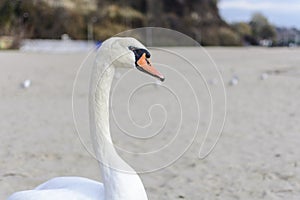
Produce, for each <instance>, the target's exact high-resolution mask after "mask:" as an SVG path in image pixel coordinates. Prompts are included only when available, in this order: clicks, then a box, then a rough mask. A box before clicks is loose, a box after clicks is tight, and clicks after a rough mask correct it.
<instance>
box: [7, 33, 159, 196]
mask: <svg viewBox="0 0 300 200" xmlns="http://www.w3.org/2000/svg"><path fill="white" fill-rule="evenodd" d="M149 57H150V53H149V51H148V50H147V49H146V48H145V47H144V46H143V45H142V44H141V43H140V42H139V41H137V40H136V39H134V38H111V39H108V40H106V41H105V42H104V43H103V44H102V46H101V47H100V49H99V51H98V54H97V58H96V62H95V66H94V69H93V73H92V79H91V88H90V102H89V104H90V127H91V135H92V138H93V142H94V144H93V146H94V150H95V154H96V155H97V159H98V160H99V161H100V168H101V174H102V179H103V184H102V183H99V182H96V181H93V180H90V179H87V178H81V177H57V178H53V179H51V180H49V181H47V182H45V183H43V184H41V185H39V186H38V187H36V188H35V189H33V190H27V191H21V192H16V193H14V194H13V195H11V196H10V197H9V198H8V200H50V199H51V200H73V199H74V200H75V199H76V200H147V199H148V198H147V194H146V192H145V189H144V186H143V183H142V181H141V179H140V177H139V176H138V175H137V173H136V172H135V171H134V170H133V169H132V168H131V167H130V166H129V165H128V164H127V163H126V162H125V161H123V160H122V158H121V157H120V156H119V155H118V153H117V152H116V151H115V148H114V146H113V144H112V140H111V135H110V128H109V93H110V87H111V83H112V79H113V75H114V71H115V67H128V68H133V67H134V68H137V69H139V70H141V71H143V72H145V73H148V74H150V75H152V76H155V77H157V78H159V79H160V80H161V81H163V80H164V77H163V76H162V75H161V74H160V73H159V72H158V71H157V70H156V69H155V68H154V67H153V66H151V64H150V62H149V60H148V58H149Z"/></svg>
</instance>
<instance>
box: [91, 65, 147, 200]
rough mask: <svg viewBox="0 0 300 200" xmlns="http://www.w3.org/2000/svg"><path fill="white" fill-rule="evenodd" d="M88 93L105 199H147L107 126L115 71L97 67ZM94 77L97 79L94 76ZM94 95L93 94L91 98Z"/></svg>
mask: <svg viewBox="0 0 300 200" xmlns="http://www.w3.org/2000/svg"><path fill="white" fill-rule="evenodd" d="M97 68H98V69H96V72H94V77H97V79H98V80H97V79H94V80H92V84H96V87H95V89H94V92H93V91H92V94H91V100H92V102H90V103H91V108H92V109H91V112H92V115H91V116H92V119H91V120H93V121H94V124H92V125H91V128H92V129H91V131H92V133H91V134H92V139H93V142H94V150H95V153H96V157H97V159H98V160H99V161H100V166H101V173H102V178H103V182H104V188H105V200H121V199H122V200H134V199H138V200H146V199H147V195H146V192H145V189H144V186H143V184H142V182H141V180H140V178H139V176H138V175H137V174H136V173H135V171H134V170H133V169H132V168H131V167H130V166H129V165H128V164H127V163H126V162H125V161H123V160H122V159H121V157H120V156H119V155H118V153H117V152H116V150H115V148H114V146H113V143H112V139H111V135H110V126H109V96H110V88H111V83H112V80H113V76H114V71H115V68H114V66H113V65H110V67H105V66H101V67H99V66H98V67H97ZM95 75H96V76H95ZM93 93H94V95H93Z"/></svg>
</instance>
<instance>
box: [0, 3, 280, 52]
mask: <svg viewBox="0 0 300 200" xmlns="http://www.w3.org/2000/svg"><path fill="white" fill-rule="evenodd" d="M57 2H59V3H57ZM217 3H218V1H217V0H185V1H179V0H163V1H162V0H139V1H136V0H126V1H124V0H110V1H109V0H88V1H87V0H84V1H83V0H76V1H71V0H60V1H54V0H26V1H25V0H0V36H12V37H13V38H14V42H13V44H14V45H13V46H15V47H17V43H18V41H19V40H21V39H22V38H31V39H59V38H60V37H61V35H63V34H65V33H66V34H68V35H69V36H70V37H71V38H72V39H94V40H105V39H106V38H108V37H110V36H113V35H114V34H117V33H119V32H122V31H125V30H128V29H132V28H138V27H143V26H158V27H165V28H170V29H174V30H178V31H180V32H183V33H185V34H187V35H189V36H191V37H193V38H194V39H196V40H197V41H199V42H200V43H201V44H202V45H224V46H233V45H242V44H243V42H244V43H249V44H258V42H259V40H261V39H270V40H274V39H275V35H276V34H275V29H274V28H273V27H272V26H271V25H270V24H269V22H268V20H267V19H266V18H265V17H264V16H262V15H260V14H255V15H254V16H253V19H252V20H251V22H250V23H248V24H247V23H236V24H233V25H231V26H230V25H228V24H227V23H226V22H225V21H223V20H222V19H221V17H220V15H219V11H218V7H217ZM0 40H1V38H0Z"/></svg>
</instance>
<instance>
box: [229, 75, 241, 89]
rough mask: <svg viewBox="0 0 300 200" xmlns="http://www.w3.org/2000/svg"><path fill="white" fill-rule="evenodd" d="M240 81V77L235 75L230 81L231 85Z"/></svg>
mask: <svg viewBox="0 0 300 200" xmlns="http://www.w3.org/2000/svg"><path fill="white" fill-rule="evenodd" d="M238 83H239V77H238V76H236V75H234V76H233V77H232V78H231V80H230V81H229V85H231V86H234V85H237V84H238Z"/></svg>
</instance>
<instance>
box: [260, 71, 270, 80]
mask: <svg viewBox="0 0 300 200" xmlns="http://www.w3.org/2000/svg"><path fill="white" fill-rule="evenodd" d="M267 78H269V74H268V73H262V74H261V75H260V80H266V79H267Z"/></svg>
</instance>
